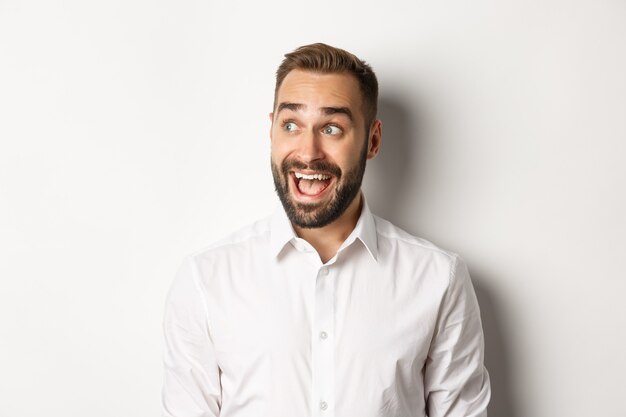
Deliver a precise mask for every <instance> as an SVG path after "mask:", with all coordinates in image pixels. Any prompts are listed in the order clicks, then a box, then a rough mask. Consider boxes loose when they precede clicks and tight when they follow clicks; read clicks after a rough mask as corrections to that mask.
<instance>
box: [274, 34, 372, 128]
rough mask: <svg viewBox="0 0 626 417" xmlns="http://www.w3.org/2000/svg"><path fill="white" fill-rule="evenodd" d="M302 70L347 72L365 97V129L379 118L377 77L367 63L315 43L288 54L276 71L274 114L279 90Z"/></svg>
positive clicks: (341, 50) (330, 47)
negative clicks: (289, 77)
mask: <svg viewBox="0 0 626 417" xmlns="http://www.w3.org/2000/svg"><path fill="white" fill-rule="evenodd" d="M295 69H299V70H306V71H313V72H320V73H324V74H329V73H341V72H345V73H348V74H352V75H353V76H354V77H355V78H356V79H357V81H358V83H359V87H360V89H361V95H362V96H363V113H364V115H365V122H366V124H367V126H366V128H369V126H370V125H371V123H372V122H373V121H374V119H375V118H376V111H377V108H378V80H377V79H376V74H374V71H373V70H372V67H371V66H369V65H368V64H367V63H365V61H362V60H360V59H359V58H357V57H356V56H354V55H353V54H351V53H350V52H348V51H344V50H343V49H339V48H335V47H333V46H330V45H326V44H323V43H314V44H311V45H305V46H301V47H299V48H297V49H296V50H295V51H293V52H290V53H288V54H285V59H284V60H283V62H282V63H281V64H280V66H279V67H278V70H277V71H276V88H275V89H274V110H275V109H276V104H277V103H276V100H277V99H278V89H279V88H280V86H281V84H282V83H283V80H284V79H285V77H286V76H287V74H289V72H291V71H293V70H295Z"/></svg>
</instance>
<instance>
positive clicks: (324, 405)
mask: <svg viewBox="0 0 626 417" xmlns="http://www.w3.org/2000/svg"><path fill="white" fill-rule="evenodd" d="M327 408H328V403H327V402H326V401H321V402H320V410H322V411H324V410H326V409H327Z"/></svg>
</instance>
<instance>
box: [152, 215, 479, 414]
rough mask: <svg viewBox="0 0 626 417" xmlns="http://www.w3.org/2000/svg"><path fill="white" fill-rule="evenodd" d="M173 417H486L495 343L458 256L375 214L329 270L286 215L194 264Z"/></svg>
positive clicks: (178, 346)
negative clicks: (486, 337) (489, 356)
mask: <svg viewBox="0 0 626 417" xmlns="http://www.w3.org/2000/svg"><path fill="white" fill-rule="evenodd" d="M164 332H165V358H164V362H165V379H164V385H163V392H162V405H163V416H166V417H192V416H193V417H209V416H223V417H264V416H267V417H305V416H319V417H392V416H393V417H396V416H402V417H425V416H429V417H444V416H445V417H479V416H480V417H484V416H486V415H487V412H486V408H487V403H488V402H489V397H490V386H489V376H488V373H487V371H486V369H485V368H484V366H483V333H482V326H481V320H480V312H479V309H478V304H477V301H476V296H475V294H474V290H473V288H472V284H471V282H470V278H469V274H468V272H467V268H466V266H465V264H464V263H463V261H462V260H461V259H460V258H459V257H458V256H457V255H455V254H453V253H450V252H446V251H443V250H441V249H439V248H437V247H436V246H434V245H433V244H431V243H429V242H427V241H424V240H422V239H418V238H416V237H413V236H411V235H409V234H408V233H406V232H404V231H402V230H401V229H399V228H397V227H395V226H394V225H392V224H391V223H389V222H387V221H385V220H383V219H380V218H379V217H376V216H374V215H372V214H371V212H370V211H369V209H368V207H367V203H364V205H363V210H362V213H361V216H360V218H359V221H358V223H357V225H356V227H355V229H354V230H353V232H352V233H351V234H350V236H349V237H348V238H347V239H346V241H345V242H344V243H343V244H342V245H341V247H340V249H339V251H338V252H337V254H336V255H335V256H334V257H333V258H332V259H330V260H329V261H328V262H326V263H325V264H323V263H322V262H321V260H320V258H319V256H318V254H317V252H316V251H315V249H314V248H313V247H312V246H311V245H309V244H308V243H307V242H306V241H305V240H303V239H300V238H298V237H297V236H296V234H295V233H294V231H293V228H292V227H291V224H290V222H289V220H288V218H287V217H286V215H285V213H284V211H283V210H282V209H279V210H278V211H277V212H276V213H275V214H274V216H272V217H270V218H268V219H265V220H261V221H259V222H257V223H254V224H253V225H251V226H249V227H247V228H245V229H243V230H241V231H239V232H237V233H234V234H233V235H231V236H230V237H229V238H227V239H225V240H222V241H220V242H218V243H217V244H214V245H212V246H210V247H208V248H205V249H203V250H201V251H198V252H196V253H194V254H192V255H190V256H189V257H187V258H186V259H185V261H184V262H183V264H182V266H181V268H180V269H179V271H178V274H177V277H176V279H175V281H174V283H173V285H172V287H171V289H170V292H169V295H168V299H167V305H166V311H165V318H164Z"/></svg>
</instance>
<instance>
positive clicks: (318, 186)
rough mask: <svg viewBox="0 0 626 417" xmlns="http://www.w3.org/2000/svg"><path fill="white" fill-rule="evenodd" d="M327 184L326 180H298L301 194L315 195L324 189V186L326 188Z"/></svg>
mask: <svg viewBox="0 0 626 417" xmlns="http://www.w3.org/2000/svg"><path fill="white" fill-rule="evenodd" d="M327 186H328V181H319V180H305V179H301V180H300V181H299V182H298V189H299V190H300V192H301V193H302V194H306V195H317V194H319V193H321V192H322V191H324V188H326V187H327Z"/></svg>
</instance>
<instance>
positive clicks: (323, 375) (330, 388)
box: [311, 266, 335, 416]
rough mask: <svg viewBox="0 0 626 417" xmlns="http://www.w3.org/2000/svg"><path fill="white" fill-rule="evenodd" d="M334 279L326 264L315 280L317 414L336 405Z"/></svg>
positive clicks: (330, 411)
mask: <svg viewBox="0 0 626 417" xmlns="http://www.w3.org/2000/svg"><path fill="white" fill-rule="evenodd" d="M334 292H335V290H334V282H333V280H332V275H331V274H330V270H329V268H328V267H327V266H323V267H321V268H320V269H319V271H318V274H317V277H316V283H315V312H314V322H313V326H312V332H313V334H312V338H311V343H312V346H311V352H312V361H313V364H312V365H313V367H312V372H313V375H312V376H313V392H312V396H313V398H312V404H315V405H317V407H314V408H315V409H314V410H312V411H313V415H315V416H332V415H333V409H334V406H333V405H334V377H335V375H334V372H335V371H334V368H335V364H334V346H333V345H334V344H333V332H334V316H335V306H334V295H335V294H334Z"/></svg>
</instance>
